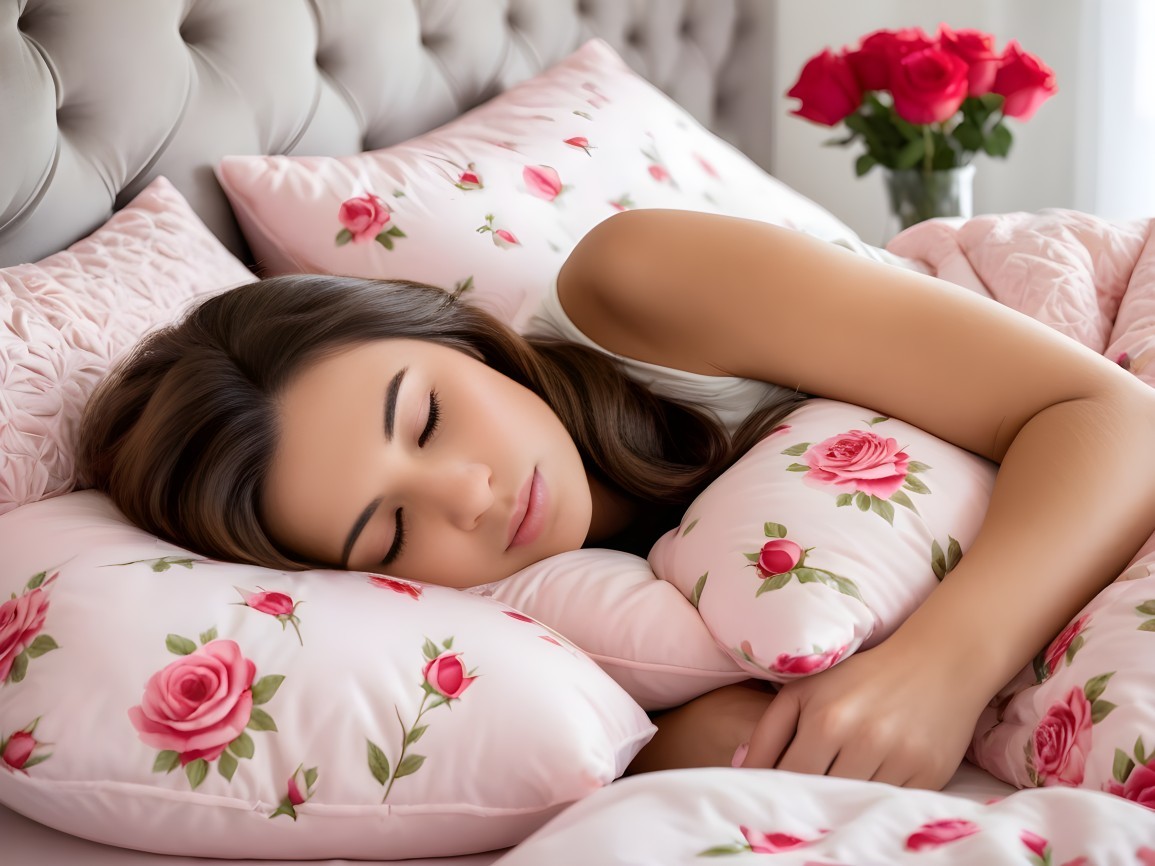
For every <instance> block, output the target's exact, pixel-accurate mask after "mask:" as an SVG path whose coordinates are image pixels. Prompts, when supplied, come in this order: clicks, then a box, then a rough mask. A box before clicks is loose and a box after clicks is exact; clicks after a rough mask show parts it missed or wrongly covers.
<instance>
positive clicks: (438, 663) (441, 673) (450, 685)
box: [422, 652, 477, 700]
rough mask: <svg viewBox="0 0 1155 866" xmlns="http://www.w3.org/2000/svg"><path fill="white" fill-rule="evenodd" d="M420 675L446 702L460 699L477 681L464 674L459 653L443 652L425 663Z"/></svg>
mask: <svg viewBox="0 0 1155 866" xmlns="http://www.w3.org/2000/svg"><path fill="white" fill-rule="evenodd" d="M422 674H423V675H424V677H425V682H427V683H429V685H430V687H431V688H433V690H434V691H436V692H437V693H438V694H439V695H441V696H442V697H444V698H445V699H446V700H454V699H456V698H460V697H461V695H462V694H464V692H465V690H466V689H467V688H469V686H470V685H472V683H473V681H474V680H475V679H477V677H471V676H468V675H467V674H466V671H465V665H464V664H463V663H462V661H461V653H458V652H444V653H442V654H441V655H439V656H437V658H435V659H433V660H431V661H429V662H428V663H426V665H425V670H424V671H422Z"/></svg>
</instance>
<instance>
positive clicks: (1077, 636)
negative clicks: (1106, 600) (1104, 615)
mask: <svg viewBox="0 0 1155 866" xmlns="http://www.w3.org/2000/svg"><path fill="white" fill-rule="evenodd" d="M1090 618H1091V617H1090V616H1088V615H1084V616H1081V617H1079V618H1078V619H1077V620H1075V621H1074V622H1073V623H1071V624H1070V625H1068V626H1067V627H1066V628H1065V629H1063V631H1062V632H1061V633H1060V634H1059V636H1058V637H1056V638H1055V639H1054V640H1053V641H1051V645H1050V646H1048V647H1047V649H1046V654H1045V655H1044V657H1043V670H1044V671H1045V675H1046V676H1048V677H1049V676H1051V675H1053V674H1054V673H1055V671H1057V670H1058V669H1059V665H1061V664H1062V663H1063V659H1064V658H1065V659H1066V660H1067V664H1070V663H1071V662H1072V661H1074V660H1075V653H1077V652H1078V651H1079V650H1080V649H1081V648H1082V646H1083V643H1084V638H1083V629H1084V628H1086V626H1087V621H1088V620H1089V619H1090Z"/></svg>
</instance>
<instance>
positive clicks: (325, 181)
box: [217, 39, 856, 328]
mask: <svg viewBox="0 0 1155 866" xmlns="http://www.w3.org/2000/svg"><path fill="white" fill-rule="evenodd" d="M217 176H218V178H219V179H220V182H221V185H222V186H223V187H224V190H225V192H226V193H227V195H228V197H229V200H230V201H231V202H232V205H233V210H234V211H235V213H236V215H237V218H238V220H239V222H240V224H241V228H242V229H243V231H244V233H245V237H246V238H247V239H248V241H249V244H250V246H251V247H252V249H253V251H254V253H255V254H256V258H257V261H258V264H259V265H260V267H261V268H262V272H263V273H265V274H266V275H271V274H281V273H293V272H300V271H309V272H315V273H333V274H348V275H353V276H362V277H390V278H405V279H412V280H418V281H422V282H428V283H432V284H434V285H439V286H441V287H443V288H446V289H448V290H453V291H461V292H463V293H464V296H465V297H467V298H470V299H472V300H473V301H474V302H476V303H478V304H479V305H481V306H482V307H485V308H486V309H488V310H490V311H491V312H495V313H497V314H498V315H499V316H500V317H501V318H502V319H503V320H504V321H507V322H510V323H512V324H513V325H514V327H517V328H520V327H521V326H522V325H524V324H525V322H526V320H527V319H528V317H529V315H531V314H532V313H533V312H534V310H535V309H536V307H537V302H538V299H539V298H540V296H541V294H542V292H544V291H545V290H546V288H547V287H548V286H549V284H550V281H551V280H552V279H553V277H554V276H556V274H557V272H558V270H559V269H560V267H561V264H562V262H563V261H564V260H565V257H566V255H567V254H568V253H569V251H570V250H571V249H572V248H573V247H574V245H575V244H576V243H577V242H578V240H580V238H581V237H582V236H583V235H584V234H585V233H586V232H587V231H589V229H591V228H592V227H593V226H594V225H596V224H597V223H599V222H601V221H602V220H603V219H605V218H606V217H608V216H610V215H611V214H614V213H616V212H618V211H621V210H626V209H630V208H641V207H649V208H654V207H661V208H681V209H691V210H705V211H713V212H717V213H725V214H729V215H732V216H743V217H750V218H753V219H761V220H765V221H767V222H774V223H780V224H783V225H788V226H791V227H794V228H798V229H801V230H805V231H807V232H810V233H812V234H815V235H817V236H820V237H825V238H827V239H830V240H833V239H836V238H843V239H847V240H851V241H854V240H856V236H855V235H854V232H853V231H852V230H851V229H849V228H848V227H846V226H845V225H844V224H843V223H841V222H840V221H839V220H837V219H836V218H835V217H834V216H832V215H831V214H830V213H829V212H827V211H825V210H824V209H822V208H821V207H819V206H818V205H816V204H815V203H814V202H812V201H810V200H809V199H807V198H805V197H804V196H801V195H799V194H798V193H796V192H794V191H793V190H791V189H790V188H789V187H787V186H786V185H785V184H783V183H781V182H780V181H778V180H776V179H774V178H773V177H771V176H770V175H768V174H767V173H766V172H764V171H763V170H762V169H761V168H759V167H758V166H756V165H755V164H754V163H753V162H751V161H750V160H749V159H748V158H747V157H746V156H744V155H743V154H742V153H740V152H739V151H738V150H736V149H735V148H733V147H731V146H730V145H729V144H727V143H726V142H724V141H722V140H721V139H719V138H718V137H717V136H715V135H713V134H712V133H710V132H709V131H708V130H706V129H705V128H703V127H702V126H701V124H699V123H698V122H697V121H696V120H694V118H693V117H692V116H691V115H689V114H688V113H687V112H686V111H685V110H684V109H683V108H681V107H680V106H678V105H677V104H676V103H674V102H673V101H672V100H670V99H669V98H668V97H667V96H665V95H664V94H663V93H661V91H659V90H658V89H657V88H655V87H654V86H653V85H652V84H650V83H649V82H647V81H646V80H645V79H643V78H641V77H640V76H639V75H637V74H636V73H634V72H633V71H632V70H631V69H630V68H629V67H628V66H627V65H626V64H625V63H624V62H623V61H622V59H621V58H620V57H619V56H618V55H617V54H616V53H615V52H614V51H613V49H611V48H610V47H609V45H607V44H606V43H605V42H602V41H601V40H596V39H595V40H591V41H589V42H587V43H586V44H585V45H584V46H583V47H582V48H580V49H579V50H578V51H576V52H574V53H573V54H572V55H570V56H569V57H568V58H566V59H565V60H563V61H562V62H560V63H558V64H557V65H555V66H554V67H552V68H550V69H548V70H546V71H545V72H543V73H541V74H540V75H538V76H536V77H534V78H532V79H530V80H528V81H525V82H523V83H521V84H518V85H516V86H514V87H512V88H510V89H509V90H507V91H506V92H504V93H502V94H500V95H498V96H497V97H495V98H494V99H492V100H491V101H489V102H487V103H486V104H484V105H482V106H480V107H478V108H475V109H474V110H472V111H470V112H468V113H466V114H464V115H462V116H461V117H459V118H456V119H455V120H453V121H452V122H450V123H448V124H446V125H445V126H443V127H441V128H439V129H435V130H433V131H432V132H429V133H426V134H425V135H422V136H419V137H418V138H415V139H412V140H410V141H406V142H404V143H402V144H398V145H394V146H392V147H388V148H384V149H382V150H376V151H369V152H366V153H361V154H358V155H356V156H350V157H341V158H331V157H304V156H302V157H292V156H230V157H226V158H225V159H224V160H223V161H222V162H221V164H220V165H219V166H218V169H217Z"/></svg>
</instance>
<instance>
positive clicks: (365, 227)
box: [337, 192, 390, 244]
mask: <svg viewBox="0 0 1155 866" xmlns="http://www.w3.org/2000/svg"><path fill="white" fill-rule="evenodd" d="M337 219H338V220H339V221H340V223H341V225H342V226H344V228H343V229H342V230H341V231H340V232H338V234H337V243H338V244H347V243H349V241H352V242H353V243H356V244H359V243H363V242H365V241H371V240H374V239H375V238H376V237H377V235H378V234H380V233H381V231H382V230H383V229H384V228H385V226H386V225H388V224H389V220H390V211H389V206H388V205H387V204H385V202H384V200H383V199H382V198H381V197H380V196H376V195H374V194H373V193H371V192H367V193H365V194H364V195H360V196H357V197H356V198H351V199H348V200H346V201H345V202H343V203H342V204H341V209H340V210H339V211H338V212H337Z"/></svg>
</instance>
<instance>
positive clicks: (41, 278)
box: [0, 177, 255, 514]
mask: <svg viewBox="0 0 1155 866" xmlns="http://www.w3.org/2000/svg"><path fill="white" fill-rule="evenodd" d="M253 279H255V278H254V276H253V274H252V273H251V272H250V271H249V270H248V268H246V267H245V266H244V265H243V264H241V262H240V261H238V260H237V259H236V258H235V257H234V256H233V255H232V253H230V252H229V251H228V250H227V249H225V247H224V245H223V244H221V242H220V241H218V240H217V239H216V238H215V237H214V236H213V234H212V233H211V232H210V231H209V230H208V229H207V228H205V225H204V223H202V222H201V221H200V218H199V217H197V215H196V214H195V213H193V210H192V208H191V207H189V205H188V203H187V202H186V201H185V200H184V198H183V197H182V196H181V195H180V193H178V192H177V191H176V188H175V187H173V185H172V184H171V183H169V182H168V181H167V180H166V179H165V178H163V177H159V178H157V179H156V180H154V181H153V182H152V183H151V184H149V185H148V187H146V188H145V190H144V191H143V192H141V193H140V195H138V196H137V197H136V198H135V199H133V200H132V201H131V202H129V204H128V205H127V206H126V207H125V208H124V209H122V210H120V211H118V212H117V213H115V214H113V216H112V217H111V218H110V219H109V220H108V222H107V223H105V224H104V225H103V226H102V227H101V228H100V229H98V230H97V231H96V232H94V233H93V234H92V235H90V236H89V237H87V238H85V239H84V240H81V241H77V242H76V243H75V244H73V245H72V246H71V247H69V248H68V249H67V250H64V251H63V252H60V253H56V254H55V255H52V256H49V257H48V258H46V259H43V260H41V261H39V262H36V263H33V264H23V265H15V266H13V267H9V268H3V269H0V419H3V420H2V422H0V514H3V513H4V512H5V511H8V510H10V509H12V508H15V507H16V506H17V505H21V504H22V503H25V502H35V501H36V500H38V499H43V498H44V497H47V496H56V495H59V494H61V493H67V492H68V491H69V490H71V489H72V487H73V484H74V483H75V463H74V456H73V442H74V439H75V435H76V427H77V424H78V423H79V421H80V415H81V412H82V411H83V409H84V404H85V402H86V401H87V400H88V396H89V395H90V394H91V393H92V390H93V388H95V387H96V383H97V382H98V381H99V380H100V379H101V377H103V375H104V374H105V372H107V371H108V369H109V368H110V367H111V366H112V364H113V363H114V362H115V360H116V359H117V358H118V357H119V356H120V355H121V354H122V353H124V352H125V351H127V350H128V349H129V348H131V347H132V346H133V345H135V343H136V342H137V340H139V339H140V338H141V337H142V336H144V334H145V333H146V332H147V331H150V330H152V329H153V328H155V327H157V326H158V325H162V324H167V323H168V322H169V321H171V320H173V319H175V318H177V316H178V314H179V313H180V312H182V310H183V309H184V307H185V306H186V305H187V304H188V303H189V302H190V301H192V300H193V299H194V298H197V297H200V296H201V295H204V294H209V293H214V292H219V291H222V290H223V289H227V288H230V287H232V286H237V285H240V284H241V283H245V282H249V281H251V280H253Z"/></svg>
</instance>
